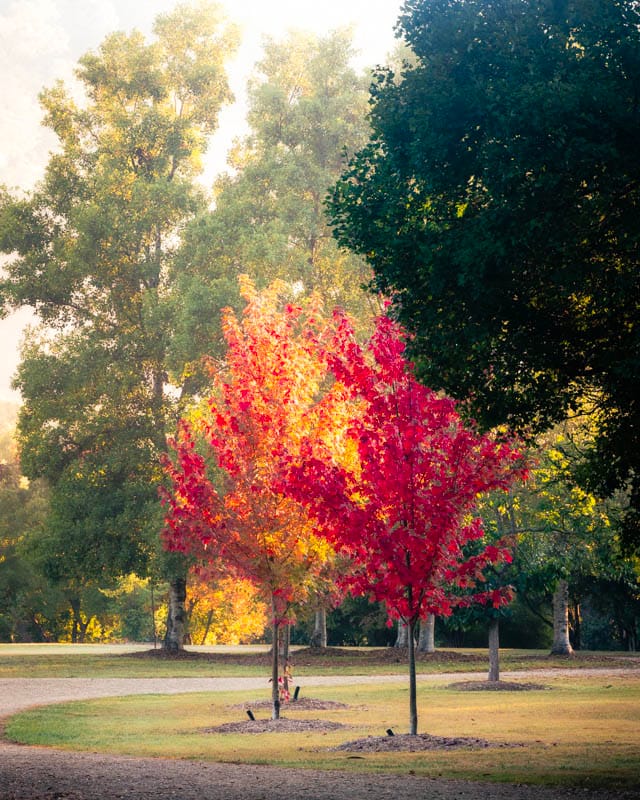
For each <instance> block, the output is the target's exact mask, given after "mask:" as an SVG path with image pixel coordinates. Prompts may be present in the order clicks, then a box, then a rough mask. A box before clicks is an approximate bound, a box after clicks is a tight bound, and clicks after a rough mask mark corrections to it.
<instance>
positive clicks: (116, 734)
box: [7, 672, 640, 788]
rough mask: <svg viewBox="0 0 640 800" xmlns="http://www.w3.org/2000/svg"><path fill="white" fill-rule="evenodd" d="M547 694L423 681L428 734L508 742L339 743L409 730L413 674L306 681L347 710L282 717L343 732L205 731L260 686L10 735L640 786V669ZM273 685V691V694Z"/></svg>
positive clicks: (48, 717)
mask: <svg viewBox="0 0 640 800" xmlns="http://www.w3.org/2000/svg"><path fill="white" fill-rule="evenodd" d="M543 682H544V684H545V685H547V686H549V687H551V688H549V689H548V690H542V691H524V692H488V691H482V692H470V691H462V690H460V689H455V688H450V687H449V686H447V685H446V684H445V683H444V682H442V683H436V684H432V685H422V686H420V687H419V697H418V702H419V715H420V717H419V730H420V731H421V732H428V733H430V734H434V735H439V736H473V737H479V738H482V739H486V740H488V741H490V742H493V743H501V744H502V745H503V746H501V747H488V748H482V749H473V750H468V749H465V750H432V751H427V752H414V753H397V752H392V753H380V752H363V753H349V752H344V751H337V752H336V751H334V750H332V749H331V748H332V747H335V746H337V745H338V744H340V743H343V742H346V741H351V740H354V739H359V738H362V737H365V736H381V735H384V734H385V731H386V729H387V728H392V729H393V730H394V731H395V733H396V734H400V733H403V732H406V730H407V728H408V695H407V688H406V682H402V683H400V682H399V683H398V684H396V683H391V684H384V685H374V684H367V683H366V682H365V681H360V682H357V683H354V684H353V685H350V686H342V687H322V688H313V689H312V688H307V689H306V690H305V691H306V694H307V695H309V696H312V697H313V698H317V699H326V700H333V701H339V702H342V703H345V704H347V706H348V707H347V708H345V709H332V710H314V711H303V710H300V711H298V710H296V709H295V706H294V705H293V704H290V705H289V706H286V707H285V708H284V710H283V716H285V717H288V718H295V719H315V720H319V719H322V720H331V721H334V722H339V723H341V724H342V725H345V726H347V727H345V728H341V729H339V730H337V731H328V732H323V731H310V732H305V733H304V734H303V735H301V734H300V733H296V734H288V733H279V732H268V733H263V734H246V733H241V734H237V733H236V734H221V733H211V732H206V730H205V729H207V728H211V727H214V726H218V725H220V724H222V723H225V722H232V721H235V722H239V721H243V720H246V716H245V712H244V710H243V708H242V707H239V706H238V704H242V703H249V704H250V705H253V707H254V713H255V715H256V716H257V717H260V718H265V717H268V716H269V711H268V709H267V708H262V707H259V706H257V705H255V703H256V701H257V700H258V697H257V696H256V693H255V692H252V693H250V694H247V693H242V694H240V693H228V694H210V693H202V694H188V695H174V696H158V695H151V696H149V695H147V696H139V697H128V698H115V699H103V700H95V701H89V702H74V703H65V704H61V705H55V706H50V707H46V708H40V709H33V710H30V711H27V712H24V713H21V714H18V715H16V716H15V717H13V718H12V719H11V720H10V721H9V723H8V726H7V735H8V736H9V737H10V738H11V739H14V740H16V741H21V742H25V743H32V744H42V745H53V746H56V747H63V748H68V749H75V750H91V751H101V752H111V753H120V754H128V755H133V756H164V757H175V758H190V759H206V760H214V761H223V762H224V761H233V762H234V763H238V762H239V763H252V764H275V765H282V766H294V767H302V768H323V769H341V770H349V771H352V772H361V771H366V772H389V773H409V772H411V773H415V774H418V775H428V776H431V777H443V778H461V779H470V780H485V781H486V780H489V781H504V782H516V783H535V784H545V785H569V786H576V787H596V786H600V787H601V786H606V787H609V788H613V787H631V786H637V785H638V775H639V774H640V752H639V750H638V747H637V739H638V727H639V723H640V672H639V673H638V674H637V676H636V675H633V676H606V677H586V676H585V677H580V678H578V679H574V678H572V679H569V678H565V677H560V676H554V677H553V678H545V679H543ZM266 695H268V689H265V698H266Z"/></svg>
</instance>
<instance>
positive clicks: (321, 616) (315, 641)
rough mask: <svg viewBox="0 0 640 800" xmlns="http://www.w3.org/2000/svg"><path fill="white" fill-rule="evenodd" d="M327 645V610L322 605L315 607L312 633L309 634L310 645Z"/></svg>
mask: <svg viewBox="0 0 640 800" xmlns="http://www.w3.org/2000/svg"><path fill="white" fill-rule="evenodd" d="M326 646H327V611H326V609H325V608H323V607H322V606H318V608H316V613H315V619H314V624H313V634H312V636H311V647H326Z"/></svg>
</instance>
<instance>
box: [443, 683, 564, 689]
mask: <svg viewBox="0 0 640 800" xmlns="http://www.w3.org/2000/svg"><path fill="white" fill-rule="evenodd" d="M447 689H456V690H458V691H461V692H537V691H551V687H550V686H545V685H544V684H542V683H513V682H512V681H461V682H459V683H450V684H449V685H448V686H447Z"/></svg>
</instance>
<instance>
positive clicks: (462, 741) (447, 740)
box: [333, 733, 525, 753]
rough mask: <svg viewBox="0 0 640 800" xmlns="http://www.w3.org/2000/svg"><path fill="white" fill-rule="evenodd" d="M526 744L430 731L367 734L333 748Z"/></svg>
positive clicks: (381, 749)
mask: <svg viewBox="0 0 640 800" xmlns="http://www.w3.org/2000/svg"><path fill="white" fill-rule="evenodd" d="M524 746H525V745H524V744H513V743H508V744H507V743H504V742H489V741H487V740H486V739H477V738H475V737H470V736H432V735H431V734H428V733H418V734H416V735H411V734H408V733H403V734H396V735H394V736H367V737H365V738H364V739H355V740H354V741H352V742H344V744H341V745H338V747H334V748H333V749H334V750H341V751H347V752H349V753H362V752H366V753H388V752H411V753H414V752H418V751H421V750H463V749H464V750H471V749H482V750H484V749H487V748H489V747H524Z"/></svg>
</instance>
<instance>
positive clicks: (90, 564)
mask: <svg viewBox="0 0 640 800" xmlns="http://www.w3.org/2000/svg"><path fill="white" fill-rule="evenodd" d="M154 33H155V39H154V41H153V42H151V43H147V42H145V40H144V38H143V36H142V35H141V34H140V33H138V32H136V31H134V32H132V33H130V34H125V33H114V34H112V35H110V36H108V37H107V38H106V39H105V41H104V42H103V43H102V45H101V46H100V48H99V49H98V50H97V51H96V52H95V53H88V54H87V55H85V56H83V57H82V58H81V59H80V62H79V67H78V69H77V72H76V74H77V78H78V80H79V82H80V85H81V86H82V88H83V89H84V100H83V102H82V103H76V101H75V100H74V99H73V98H72V96H71V95H70V94H69V93H68V92H67V91H66V90H65V88H64V87H63V85H62V84H61V83H58V84H56V85H55V86H54V87H53V88H51V89H48V90H45V91H44V92H43V93H42V95H41V102H42V105H43V108H44V110H45V124H46V125H47V126H49V127H50V128H51V129H52V130H53V131H54V132H55V134H56V135H57V137H58V141H59V148H58V150H57V151H56V152H55V153H53V154H52V155H51V157H50V159H49V163H48V166H47V169H46V174H45V177H44V180H43V181H42V182H41V184H40V185H39V186H38V187H37V188H36V190H35V191H34V192H33V193H32V194H31V195H30V196H28V197H26V198H20V197H16V196H11V195H10V194H9V193H7V192H6V191H4V192H3V193H2V196H1V197H0V249H1V250H2V251H4V252H5V253H10V254H12V258H11V259H10V261H9V263H8V265H7V267H6V271H7V275H6V278H5V279H4V280H3V281H2V284H1V285H0V292H1V293H2V299H3V303H4V306H5V308H6V309H10V308H16V307H19V306H21V305H30V306H32V307H34V308H35V310H36V311H37V313H38V315H39V317H40V320H41V321H42V326H41V328H40V330H38V331H36V332H35V333H33V334H32V336H31V338H30V341H29V343H28V345H27V347H26V348H25V350H24V353H23V361H22V365H21V367H20V369H19V373H18V378H17V381H16V384H17V386H18V388H19V389H20V391H21V393H22V397H23V400H24V405H23V408H22V411H21V414H20V420H19V439H20V448H21V453H22V459H23V464H24V471H25V473H26V474H27V475H29V476H30V477H37V476H44V477H46V478H47V479H48V480H49V482H50V484H51V486H52V513H51V515H50V516H49V519H48V522H47V535H48V536H49V537H51V541H52V543H53V542H55V543H56V547H57V548H58V549H56V548H54V547H53V546H52V552H59V553H60V558H61V559H62V561H63V562H66V563H61V564H58V565H57V566H56V570H57V571H58V572H59V573H60V574H63V573H64V574H65V575H67V576H68V577H69V578H70V579H72V580H76V579H79V577H82V579H83V580H94V579H95V580H97V579H99V580H104V579H105V578H106V576H108V577H110V578H113V577H116V576H117V575H120V574H126V572H129V571H131V570H133V569H137V570H139V571H141V572H143V571H144V569H145V568H146V560H147V558H148V556H149V551H150V549H151V545H150V537H148V536H145V533H144V532H145V530H147V529H148V528H149V527H150V526H152V524H153V519H152V518H151V517H150V514H149V509H150V508H151V507H152V505H155V503H154V501H155V495H156V487H157V485H158V482H159V480H160V471H159V469H158V467H157V463H158V457H159V455H160V454H161V453H162V452H163V451H164V450H165V447H166V436H167V432H168V431H171V430H172V428H173V424H174V423H173V421H174V419H175V417H176V413H177V412H176V405H177V402H178V401H177V399H176V398H177V397H179V394H180V386H179V385H175V384H176V383H178V382H179V380H180V378H181V373H182V370H178V371H177V372H176V373H175V374H169V359H168V352H169V346H170V342H171V338H172V335H173V333H174V324H173V319H174V316H175V313H176V309H175V303H174V299H175V298H174V295H173V294H172V287H173V285H174V283H175V281H176V280H177V278H176V274H175V270H174V268H173V257H174V253H175V250H176V248H177V243H178V241H179V237H180V233H181V231H182V229H183V228H184V225H185V224H186V222H187V221H188V220H189V219H190V218H191V217H192V216H193V215H195V214H196V212H198V211H199V210H201V209H202V208H203V207H204V204H205V198H204V197H203V195H202V193H201V192H200V191H199V190H198V188H197V187H196V184H195V178H196V176H197V175H198V173H199V172H200V170H201V162H200V156H201V153H202V152H204V150H205V149H206V146H207V141H208V137H209V135H210V134H211V133H212V132H213V131H214V130H215V128H216V124H217V115H218V111H219V109H220V107H221V105H222V104H223V103H225V102H227V101H228V100H230V99H231V95H230V92H229V89H228V86H227V81H226V76H225V71H224V62H225V60H226V59H227V58H228V57H229V55H230V54H231V53H232V52H233V50H234V49H235V45H236V39H237V35H236V31H235V29H234V28H232V27H230V26H228V25H226V23H225V22H224V19H223V17H222V15H221V12H220V8H219V7H218V6H217V5H216V4H215V3H211V2H205V1H204V0H203V1H202V2H200V3H198V4H196V5H194V6H187V5H180V6H178V7H177V8H176V10H175V11H174V12H173V13H171V14H169V15H164V16H159V17H158V18H157V20H156V22H155V26H154ZM172 380H173V381H174V386H173V387H171V384H170V381H172ZM156 533H157V531H156ZM71 562H73V564H72V563H71ZM52 569H53V567H52ZM181 570H182V572H184V568H183V567H181ZM182 577H183V575H174V576H173V579H174V580H176V581H178V582H179V581H180V580H182ZM171 644H172V646H180V645H179V643H178V642H177V641H174V642H172V643H171Z"/></svg>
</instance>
